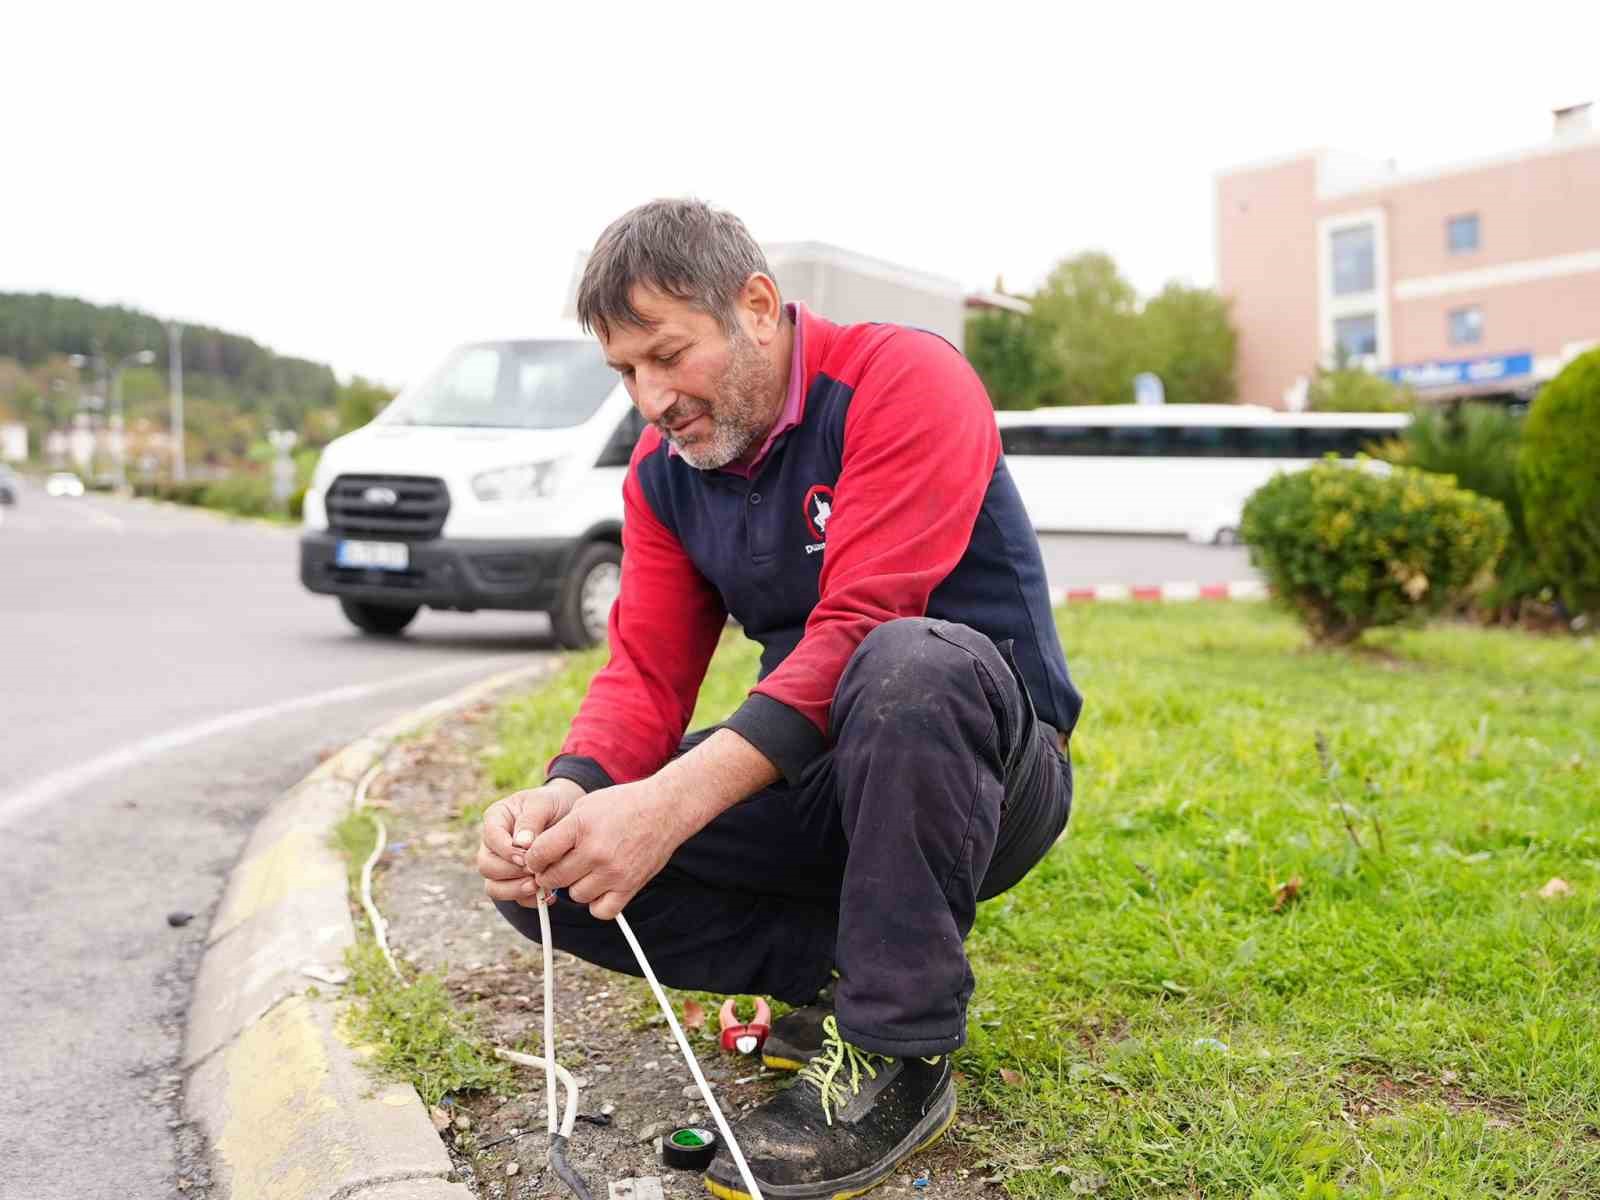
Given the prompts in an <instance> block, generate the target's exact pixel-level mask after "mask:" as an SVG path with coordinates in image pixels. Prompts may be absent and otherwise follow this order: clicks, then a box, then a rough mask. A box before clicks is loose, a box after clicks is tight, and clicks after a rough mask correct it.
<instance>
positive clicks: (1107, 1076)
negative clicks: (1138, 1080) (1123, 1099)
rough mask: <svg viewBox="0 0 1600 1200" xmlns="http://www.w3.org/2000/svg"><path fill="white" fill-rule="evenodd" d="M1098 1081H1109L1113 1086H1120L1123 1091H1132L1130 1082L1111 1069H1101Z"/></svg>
mask: <svg viewBox="0 0 1600 1200" xmlns="http://www.w3.org/2000/svg"><path fill="white" fill-rule="evenodd" d="M1100 1081H1101V1082H1102V1083H1109V1084H1110V1085H1111V1086H1112V1087H1114V1088H1121V1089H1122V1090H1123V1091H1125V1092H1131V1091H1133V1085H1132V1084H1131V1083H1129V1082H1128V1081H1127V1080H1126V1079H1124V1078H1123V1077H1122V1076H1121V1075H1118V1074H1116V1073H1115V1072H1112V1071H1102V1072H1101V1073H1100Z"/></svg>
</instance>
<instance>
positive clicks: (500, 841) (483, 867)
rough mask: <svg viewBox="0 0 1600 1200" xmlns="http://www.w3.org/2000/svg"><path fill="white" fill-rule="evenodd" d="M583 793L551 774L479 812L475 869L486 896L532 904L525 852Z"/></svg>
mask: <svg viewBox="0 0 1600 1200" xmlns="http://www.w3.org/2000/svg"><path fill="white" fill-rule="evenodd" d="M583 794H584V791H583V788H581V787H579V786H578V785H577V784H576V783H574V782H573V781H572V780H570V779H552V780H551V781H550V782H549V783H547V784H545V785H544V786H543V787H536V788H530V789H529V790H527V791H525V792H512V793H511V795H509V796H506V797H504V798H502V799H499V800H496V801H495V802H494V803H493V804H491V805H490V806H489V808H488V811H486V812H485V813H484V814H483V841H482V842H481V843H480V844H479V846H478V860H477V867H478V874H480V875H482V876H483V879H484V885H483V890H484V891H485V892H487V893H488V895H489V898H490V899H491V900H514V901H516V902H517V903H518V904H521V905H524V906H526V907H529V908H532V907H534V906H535V905H537V904H538V900H537V898H536V893H537V890H538V888H537V885H536V884H535V883H534V882H533V876H531V875H530V874H528V869H527V866H526V864H525V863H524V853H525V851H526V850H527V848H528V847H529V846H531V845H532V844H533V839H534V838H536V837H538V836H539V835H540V834H541V833H543V832H544V831H545V830H546V829H548V828H549V827H550V826H552V825H554V824H555V823H556V822H557V821H559V820H560V819H561V818H562V817H564V816H566V815H567V813H568V812H569V811H570V810H571V808H572V806H573V805H574V804H576V803H577V802H578V798H579V797H580V796H582V795H583Z"/></svg>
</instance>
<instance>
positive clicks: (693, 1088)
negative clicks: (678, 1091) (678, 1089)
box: [683, 1083, 700, 1100]
mask: <svg viewBox="0 0 1600 1200" xmlns="http://www.w3.org/2000/svg"><path fill="white" fill-rule="evenodd" d="M683 1094H684V1095H685V1096H687V1097H689V1099H691V1100H693V1099H694V1098H695V1097H696V1096H698V1095H699V1094H700V1085H699V1084H698V1083H689V1084H685V1085H684V1087H683Z"/></svg>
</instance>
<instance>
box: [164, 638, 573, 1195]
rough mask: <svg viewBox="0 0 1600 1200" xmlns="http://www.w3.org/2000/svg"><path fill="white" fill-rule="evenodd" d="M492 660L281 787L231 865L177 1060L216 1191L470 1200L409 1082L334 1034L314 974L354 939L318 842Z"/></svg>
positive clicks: (323, 843)
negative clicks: (393, 755)
mask: <svg viewBox="0 0 1600 1200" xmlns="http://www.w3.org/2000/svg"><path fill="white" fill-rule="evenodd" d="M550 669H551V668H550V665H549V664H548V663H538V664H534V665H531V666H525V667H519V668H516V669H515V670H511V671H504V672H501V673H500V674H498V675H494V676H491V677H490V678H488V679H485V680H483V681H481V682H479V683H475V684H473V685H471V686H470V687H467V688H463V689H462V690H460V691H458V692H455V693H453V694H452V695H449V696H447V697H445V698H444V699H442V700H437V701H435V702H433V703H432V704H428V705H425V706H423V707H422V708H419V709H415V710H413V711H412V712H409V713H406V714H405V715H403V716H401V717H399V718H397V719H396V720H393V721H390V722H388V723H387V724H385V725H382V726H380V727H378V728H377V729H374V730H372V731H371V732H369V733H367V734H366V735H365V736H363V737H361V738H358V739H357V740H356V741H354V742H352V743H351V744H350V745H348V746H346V747H345V748H344V749H343V750H341V751H340V752H339V753H337V754H335V755H333V756H332V757H331V758H329V759H328V760H327V761H326V762H324V763H323V764H322V765H321V766H319V767H318V768H317V769H316V770H315V771H313V772H312V773H311V774H310V775H308V776H306V778H305V779H303V780H301V781H300V783H298V784H296V785H295V786H294V787H293V788H291V789H290V790H289V791H288V792H287V793H285V794H284V795H283V796H282V797H280V798H279V799H278V800H277V801H276V802H274V804H273V805H272V807H271V808H270V809H268V810H267V812H266V814H265V815H264V816H263V817H262V819H261V821H260V822H259V823H258V824H257V826H256V828H255V829H254V831H252V833H251V835H250V840H249V841H248V843H247V844H246V846H245V850H244V853H243V854H242V855H241V856H240V859H239V862H238V863H237V864H236V865H235V866H234V868H233V870H232V871H231V872H230V874H229V876H228V884H227V888H226V890H225V891H224V893H223V897H222V903H221V905H220V906H219V908H218V909H217V914H216V917H215V918H214V919H213V921H212V925H211V929H210V931H209V932H208V934H207V940H206V950H205V956H204V959H203V960H202V962H201V964H200V970H199V973H198V974H197V976H196V977H195V984H194V994H193V997H192V998H191V1002H190V1007H189V1019H188V1027H187V1029H186V1030H185V1032H184V1045H183V1055H182V1061H181V1064H180V1069H181V1070H182V1071H183V1073H184V1075H185V1077H186V1078H185V1089H184V1091H185V1107H186V1111H187V1114H188V1116H189V1119H190V1120H191V1121H193V1122H194V1124H196V1125H197V1126H199V1127H200V1128H201V1129H202V1130H203V1131H204V1133H205V1135H206V1137H207V1138H208V1139H209V1142H210V1145H211V1150H212V1162H211V1167H212V1183H213V1192H212V1194H213V1195H214V1196H216V1197H218V1198H219V1200H221V1198H222V1197H229V1198H231V1200H346V1198H347V1197H356V1196H360V1197H363V1198H366V1197H373V1198H374V1200H380V1198H381V1200H469V1197H470V1195H471V1193H470V1192H469V1191H468V1190H467V1188H466V1186H465V1185H464V1184H459V1183H453V1182H450V1180H449V1178H448V1176H449V1174H450V1170H451V1166H450V1159H449V1156H448V1155H447V1154H446V1153H445V1149H444V1144H443V1143H442V1142H441V1141H440V1140H439V1135H438V1134H437V1133H436V1132H435V1131H434V1128H433V1125H432V1123H431V1122H430V1121H429V1120H428V1114H427V1113H426V1111H424V1109H423V1105H422V1101H421V1099H420V1098H419V1097H418V1096H417V1094H416V1092H415V1090H413V1089H412V1087H411V1086H410V1085H409V1084H394V1083H384V1082H382V1081H381V1080H379V1079H377V1078H376V1077H375V1076H373V1075H372V1074H371V1073H370V1072H368V1071H366V1070H365V1069H364V1068H363V1067H362V1066H361V1059H362V1058H363V1057H365V1055H364V1053H363V1051H362V1049H361V1048H360V1047H356V1046H351V1045H349V1044H348V1043H346V1042H345V1041H344V1039H343V1038H342V1037H341V1036H340V1034H339V1032H338V1030H337V1027H336V1026H337V1021H336V1018H337V1015H338V1009H339V1006H340V1004H341V999H340V997H339V996H338V994H337V989H336V988H333V987H329V986H327V985H326V984H325V983H324V984H321V985H320V987H321V992H322V994H321V995H320V996H319V997H317V998H315V999H313V998H311V997H308V996H307V995H306V989H307V988H308V987H311V986H313V985H314V984H316V983H317V980H316V978H315V976H313V975H308V974H307V968H311V969H312V970H314V971H317V970H320V971H321V972H324V973H325V972H331V971H335V970H340V969H342V962H343V957H344V952H345V950H346V949H347V948H348V947H349V946H351V945H353V944H354V943H355V925H354V923H353V922H352V921H351V919H350V908H349V903H348V896H347V887H346V883H345V878H346V876H345V867H344V864H343V863H342V862H341V861H340V859H339V856H338V855H337V854H336V853H335V852H334V850H333V849H332V847H331V846H330V845H329V844H328V840H329V834H330V832H331V831H332V829H333V827H334V826H335V825H337V824H338V823H339V821H341V820H342V819H343V818H344V816H345V814H346V813H348V812H349V811H350V804H351V800H352V798H353V795H354V792H355V786H356V782H357V781H358V780H359V779H360V778H361V776H362V774H363V773H365V772H366V770H367V769H368V768H369V767H370V766H372V764H373V763H375V762H378V761H379V760H380V759H381V757H382V756H383V754H384V753H385V751H387V749H388V748H389V745H390V743H391V742H393V741H394V740H395V739H396V738H397V737H400V736H401V735H403V734H406V733H409V732H410V731H412V730H415V729H418V728H420V727H422V726H424V725H426V724H428V723H429V722H430V721H433V720H435V719H436V718H438V717H440V716H443V715H445V714H447V713H450V712H454V711H456V710H457V709H461V708H465V707H466V706H468V705H470V704H472V703H474V702H475V701H477V700H478V699H480V698H481V697H483V696H485V695H487V694H489V693H491V692H494V691H497V690H499V689H501V688H504V687H507V686H508V685H511V684H515V683H519V682H524V681H528V680H532V679H535V678H537V677H539V676H540V675H543V674H547V673H548V672H549V671H550Z"/></svg>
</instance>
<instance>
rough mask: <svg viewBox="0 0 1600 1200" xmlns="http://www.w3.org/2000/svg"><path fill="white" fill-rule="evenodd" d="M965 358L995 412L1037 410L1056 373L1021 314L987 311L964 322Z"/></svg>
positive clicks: (1037, 334)
mask: <svg viewBox="0 0 1600 1200" xmlns="http://www.w3.org/2000/svg"><path fill="white" fill-rule="evenodd" d="M966 340H967V358H968V360H969V361H970V362H971V363H972V366H973V369H974V370H976V371H977V372H978V375H979V377H980V378H981V379H982V380H983V386H984V387H985V388H986V389H988V392H989V399H990V401H991V402H992V403H993V404H994V406H995V407H996V408H1037V407H1038V406H1039V403H1040V398H1041V397H1042V396H1043V395H1045V394H1046V393H1047V392H1048V391H1049V390H1050V387H1051V385H1052V383H1053V382H1054V381H1055V380H1056V376H1057V374H1058V372H1057V371H1056V367H1055V363H1054V362H1053V361H1052V359H1051V358H1050V354H1049V351H1048V349H1047V348H1046V346H1045V344H1044V341H1043V339H1042V338H1041V336H1040V327H1039V324H1038V322H1037V321H1035V320H1034V319H1033V318H1032V317H1031V316H1027V315H1025V314H1023V313H1014V312H1005V311H999V310H994V311H989V312H982V313H978V314H977V315H976V316H972V317H969V318H968V319H967V339H966Z"/></svg>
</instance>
